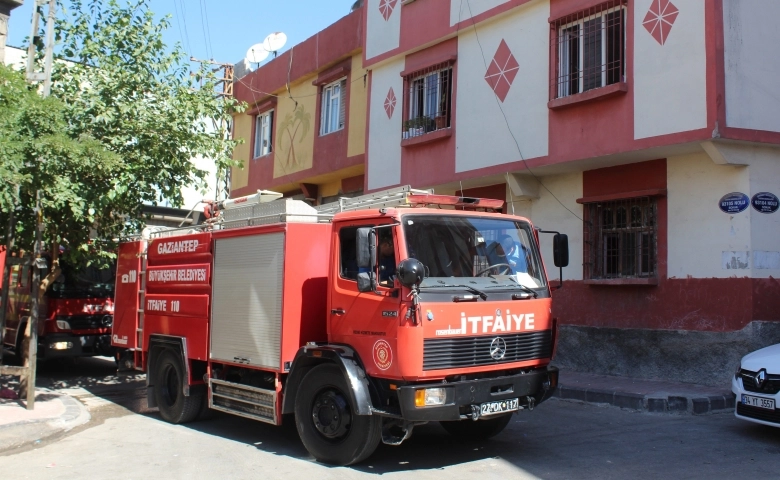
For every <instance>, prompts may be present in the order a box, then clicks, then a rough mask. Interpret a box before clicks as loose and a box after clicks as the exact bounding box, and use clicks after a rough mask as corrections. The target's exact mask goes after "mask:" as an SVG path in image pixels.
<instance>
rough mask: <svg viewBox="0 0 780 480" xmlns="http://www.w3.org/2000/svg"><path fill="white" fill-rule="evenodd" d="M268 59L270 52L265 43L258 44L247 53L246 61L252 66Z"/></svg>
mask: <svg viewBox="0 0 780 480" xmlns="http://www.w3.org/2000/svg"><path fill="white" fill-rule="evenodd" d="M266 58H268V50H266V49H265V46H264V44H263V43H256V44H254V45H252V46H251V47H249V50H247V51H246V61H247V62H248V63H250V64H252V63H260V62H262V61H263V60H265V59H266Z"/></svg>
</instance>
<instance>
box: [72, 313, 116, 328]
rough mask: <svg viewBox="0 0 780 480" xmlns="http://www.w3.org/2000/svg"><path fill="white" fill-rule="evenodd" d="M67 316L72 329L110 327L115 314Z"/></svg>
mask: <svg viewBox="0 0 780 480" xmlns="http://www.w3.org/2000/svg"><path fill="white" fill-rule="evenodd" d="M61 318H65V320H67V321H68V323H69V324H70V328H71V329H72V330H90V329H95V328H108V327H110V326H111V323H112V320H113V316H111V315H74V316H72V317H61Z"/></svg>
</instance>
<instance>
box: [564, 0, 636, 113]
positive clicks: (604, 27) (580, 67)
mask: <svg viewBox="0 0 780 480" xmlns="http://www.w3.org/2000/svg"><path fill="white" fill-rule="evenodd" d="M625 5H626V0H610V1H609V2H606V3H603V4H601V5H599V6H596V7H592V8H589V9H587V10H583V11H580V12H578V13H575V14H572V15H568V16H566V17H563V18H561V19H559V20H557V21H555V22H553V24H552V27H553V28H554V29H555V32H556V35H555V37H556V41H555V42H554V43H553V44H552V45H551V48H553V49H554V52H553V55H554V58H557V62H556V75H555V77H554V78H553V79H552V83H553V85H552V87H553V88H552V90H551V91H552V92H554V93H553V95H554V97H553V98H561V97H566V96H569V95H574V94H577V93H582V92H586V91H588V90H592V89H594V88H599V87H604V86H607V85H612V84H614V83H618V82H621V81H625V74H626V65H625V50H626V49H625V44H626V40H625V39H626V28H625V24H626V21H625V20H626V6H625Z"/></svg>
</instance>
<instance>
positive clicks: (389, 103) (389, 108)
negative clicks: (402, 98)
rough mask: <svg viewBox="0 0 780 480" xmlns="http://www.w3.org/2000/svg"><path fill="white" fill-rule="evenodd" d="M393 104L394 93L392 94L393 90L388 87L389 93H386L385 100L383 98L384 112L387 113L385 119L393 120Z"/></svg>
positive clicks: (394, 100)
mask: <svg viewBox="0 0 780 480" xmlns="http://www.w3.org/2000/svg"><path fill="white" fill-rule="evenodd" d="M395 102H396V99H395V92H393V88H392V87H390V91H389V92H387V98H385V112H387V118H393V112H394V111H395Z"/></svg>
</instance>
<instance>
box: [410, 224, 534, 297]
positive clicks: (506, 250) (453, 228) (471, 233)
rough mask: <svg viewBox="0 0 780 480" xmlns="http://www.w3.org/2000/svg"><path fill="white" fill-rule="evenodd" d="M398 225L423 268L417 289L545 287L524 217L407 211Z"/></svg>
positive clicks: (411, 252)
mask: <svg viewBox="0 0 780 480" xmlns="http://www.w3.org/2000/svg"><path fill="white" fill-rule="evenodd" d="M402 224H403V229H404V236H405V237H406V249H407V253H408V254H409V256H410V257H414V258H416V259H417V260H419V261H420V262H422V263H423V265H425V268H426V278H425V280H423V282H422V283H421V284H420V287H421V288H424V287H426V286H428V287H440V286H464V287H465V286H469V287H471V288H478V289H484V288H499V287H506V288H518V289H523V287H525V289H537V288H542V287H545V286H546V280H545V275H544V271H543V269H542V263H541V261H540V260H539V251H538V249H537V246H536V242H535V240H534V236H533V234H532V232H531V226H530V225H529V224H528V223H526V222H519V221H513V220H501V219H497V218H485V217H476V216H475V217H467V216H462V215H457V216H456V215H446V214H443V215H438V216H428V215H406V216H404V217H403V222H402ZM466 278H468V280H465V279H466Z"/></svg>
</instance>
